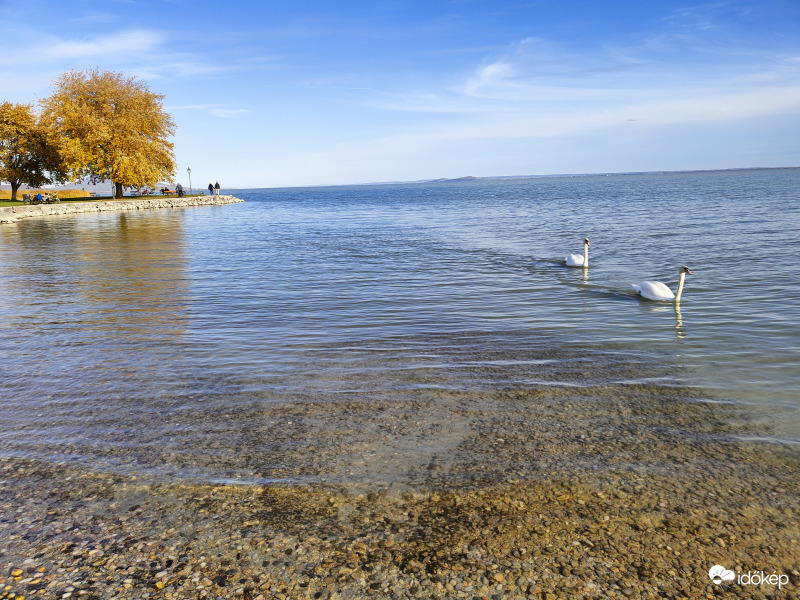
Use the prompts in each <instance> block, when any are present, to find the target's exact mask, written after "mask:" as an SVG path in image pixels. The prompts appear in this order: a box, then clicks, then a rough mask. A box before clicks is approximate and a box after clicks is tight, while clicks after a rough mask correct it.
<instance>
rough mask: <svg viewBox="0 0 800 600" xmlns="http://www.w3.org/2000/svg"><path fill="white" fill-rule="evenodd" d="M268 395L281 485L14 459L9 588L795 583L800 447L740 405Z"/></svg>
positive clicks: (637, 395) (652, 392) (22, 594)
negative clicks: (756, 424) (432, 446)
mask: <svg viewBox="0 0 800 600" xmlns="http://www.w3.org/2000/svg"><path fill="white" fill-rule="evenodd" d="M473 395H474V397H473ZM477 395H480V396H481V397H482V398H483V400H482V402H480V403H477V402H476V401H475V398H476V397H477ZM426 398H427V400H426ZM654 406H657V407H658V408H657V410H654ZM264 410H265V411H266V412H264V413H263V414H261V415H260V416H261V418H262V420H263V421H264V422H265V423H269V424H270V425H265V426H264V427H265V429H263V430H259V432H258V435H272V436H275V438H276V439H277V440H281V439H283V440H284V441H287V440H288V441H290V440H291V439H295V440H297V443H296V446H297V452H298V455H297V457H296V459H297V460H296V464H297V465H298V466H297V468H295V469H293V468H291V467H287V469H286V470H285V471H281V472H280V473H277V475H279V476H280V477H281V478H282V479H283V481H284V483H280V482H278V483H275V484H271V485H266V484H263V483H262V484H252V483H251V484H245V483H244V482H243V483H241V484H237V483H234V482H228V483H207V482H206V483H203V482H193V481H188V480H183V481H180V480H173V481H170V480H168V479H164V478H161V479H158V478H143V477H138V478H137V477H136V476H133V475H124V476H123V475H119V474H113V473H109V472H108V471H107V470H102V469H92V468H89V467H88V466H86V465H79V464H75V463H74V462H64V463H60V464H59V463H58V462H43V461H39V460H34V459H25V458H18V457H17V458H14V457H10V456H8V455H7V456H6V457H5V458H3V459H1V460H0V541H1V542H2V543H1V544H0V568H2V573H0V575H1V577H0V597H2V598H15V599H17V600H19V599H21V598H92V599H98V600H99V599H102V600H112V599H120V600H121V599H133V598H153V599H155V598H175V599H178V598H180V599H197V598H214V599H216V598H224V599H242V600H267V599H285V598H298V599H300V598H314V599H316V598H323V599H337V598H371V597H374V598H392V599H396V598H466V599H470V600H472V599H499V598H543V599H555V598H687V599H695V598H727V597H730V598H753V599H759V598H794V597H797V593H798V585H799V584H800V561H799V560H798V555H799V554H798V551H797V548H798V540H800V525H799V523H800V519H798V514H800V512H799V511H798V508H799V507H798V504H800V489H799V488H800V485H798V475H797V474H798V452H797V449H796V448H794V447H793V446H791V445H781V444H775V443H766V442H762V441H758V440H754V439H750V440H747V439H742V437H743V433H747V430H748V427H749V426H748V423H747V413H746V411H744V410H743V409H742V408H741V407H737V406H735V405H727V404H713V403H707V402H700V401H697V399H696V398H693V397H692V394H691V391H690V390H685V389H684V390H670V388H666V387H663V386H643V385H624V384H615V385H605V386H600V387H597V388H592V390H591V394H590V395H587V394H586V393H585V392H581V391H576V390H570V389H565V388H559V387H540V388H537V387H536V386H527V387H523V388H517V389H501V388H498V389H495V390H494V391H489V390H483V391H479V392H475V391H472V392H469V393H468V392H463V393H456V392H453V393H451V394H450V395H448V394H446V393H444V392H441V391H439V392H437V393H436V394H431V395H429V396H421V397H416V398H415V399H414V400H413V401H412V400H409V401H408V404H406V405H403V404H402V403H398V402H397V400H396V399H392V398H381V397H380V396H374V397H372V398H371V400H369V401H367V400H364V399H363V398H362V399H361V400H360V401H359V402H348V401H347V400H342V401H341V402H338V403H336V402H332V401H328V402H314V401H313V400H311V399H305V400H303V401H297V402H293V403H282V404H273V405H271V406H270V407H269V408H266V409H264ZM337 419H338V420H339V421H340V423H339V425H338V426H337V427H334V428H333V429H331V430H336V431H339V435H338V436H328V437H327V438H325V437H324V436H322V435H316V434H315V431H314V423H317V422H327V421H331V420H333V421H335V420H337ZM345 422H347V423H348V424H349V426H350V427H351V431H350V432H348V431H347V429H346V428H345V425H344V424H345ZM289 424H291V425H294V426H296V427H299V429H297V428H293V427H291V426H289ZM317 433H322V431H321V430H320V431H318V432H317ZM448 435H449V436H451V437H452V440H448V437H447V436H448ZM426 437H438V438H443V439H444V444H445V446H446V445H447V444H450V450H449V451H447V452H444V453H443V452H442V451H441V448H442V446H441V445H440V446H439V447H438V450H437V452H436V453H435V454H433V455H426V453H425V450H424V444H423V441H424V438H426ZM240 441H241V440H240ZM440 441H441V440H440ZM234 443H235V440H234ZM276 447H282V448H285V446H282V445H281V444H277V445H276ZM242 452H245V450H244V448H242ZM265 460H266V459H265ZM267 462H268V460H267ZM300 465H305V466H303V467H301V466H300ZM309 465H311V467H309ZM312 471H313V472H314V473H315V477H313V478H308V480H307V481H310V483H309V482H304V481H303V477H308V476H309V475H310V474H311V472H312ZM367 471H370V472H371V473H372V474H373V476H371V477H366V476H363V475H364V474H365V473H366V472H367ZM394 472H396V473H401V472H402V473H404V475H403V476H397V477H392V476H390V475H391V474H392V473H394ZM375 473H384V474H387V476H386V477H385V478H381V477H375V476H374V474H375ZM325 474H328V476H327V477H326V476H324V475H325ZM331 474H333V475H331ZM279 481H280V480H279ZM292 481H297V483H291V482H292ZM717 564H719V565H723V566H724V567H725V568H727V569H731V570H733V571H735V572H736V573H737V575H738V574H742V573H748V572H756V571H759V572H763V573H764V575H772V574H777V575H785V576H786V578H787V579H786V580H784V583H782V584H781V585H780V586H778V585H771V584H769V583H761V584H760V585H753V584H750V585H745V584H739V583H738V582H736V581H734V582H730V583H723V584H720V585H715V584H714V583H712V581H711V579H710V577H709V574H708V571H709V569H710V568H711V567H712V566H713V565H717ZM787 580H788V582H787Z"/></svg>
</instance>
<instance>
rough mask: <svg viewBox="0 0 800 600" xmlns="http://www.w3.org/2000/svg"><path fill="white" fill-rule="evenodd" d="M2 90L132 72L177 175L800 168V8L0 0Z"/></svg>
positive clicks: (280, 179)
mask: <svg viewBox="0 0 800 600" xmlns="http://www.w3.org/2000/svg"><path fill="white" fill-rule="evenodd" d="M0 30H1V31H2V32H3V38H4V39H3V49H2V53H0V100H9V101H12V102H35V101H36V99H37V98H42V97H45V96H47V95H48V94H49V93H50V91H51V87H50V86H51V85H52V82H53V80H54V79H55V78H56V77H57V76H58V75H59V74H60V73H62V72H64V71H67V70H70V69H87V68H91V67H99V68H101V69H104V70H110V71H119V72H122V73H123V74H124V75H126V76H136V77H139V78H140V79H143V80H144V81H146V82H147V84H148V85H149V87H150V89H151V90H153V91H155V92H158V93H160V94H164V96H165V100H164V104H165V107H166V108H167V110H168V111H169V112H170V113H171V114H172V115H173V117H174V119H175V121H176V123H177V133H176V136H175V139H174V142H175V153H176V157H177V160H178V165H179V171H178V180H180V181H181V182H182V183H183V184H184V185H187V184H188V177H187V173H186V169H187V167H191V169H192V184H193V185H194V186H195V187H197V186H198V185H199V186H205V185H207V184H208V181H216V180H219V181H220V183H221V185H222V186H223V188H224V187H279V186H302V185H327V184H348V183H367V182H379V181H412V180H420V179H431V178H438V177H460V176H465V175H474V176H498V175H541V174H554V173H595V172H624V171H654V170H682V169H715V168H739V167H779V166H799V165H800V142H798V140H800V34H799V33H798V32H800V2H798V1H797V0H785V1H784V0H753V1H751V0H732V1H718V2H705V3H700V2H673V1H669V0H667V1H659V2H642V1H641V0H637V1H631V2H628V1H614V0H607V1H603V2H601V1H596V2H589V1H584V2H578V1H569V0H564V1H560V2H555V1H547V2H526V1H525V0H519V1H518V2H516V1H512V2H504V1H502V0H488V1H484V0H451V1H436V0H426V1H422V2H416V1H413V2H401V1H381V0H373V1H371V2H348V1H339V2H317V1H306V0H293V1H292V2H285V1H283V2H270V1H261V2H237V1H236V0H232V1H230V2H227V3H225V2H209V1H206V0H191V1H188V0H186V1H184V0H166V1H162V2H155V1H149V0H102V1H95V0H66V1H65V0H0Z"/></svg>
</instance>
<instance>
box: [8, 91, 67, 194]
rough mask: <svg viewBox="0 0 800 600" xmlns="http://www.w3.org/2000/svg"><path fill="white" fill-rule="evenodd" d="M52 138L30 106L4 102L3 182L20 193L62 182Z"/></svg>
mask: <svg viewBox="0 0 800 600" xmlns="http://www.w3.org/2000/svg"><path fill="white" fill-rule="evenodd" d="M50 137H51V134H50V132H49V131H48V130H47V128H46V127H45V126H44V125H43V124H41V123H40V122H39V120H38V119H37V117H36V115H35V114H34V112H33V107H32V106H31V105H30V104H12V103H11V102H2V103H0V181H7V182H9V183H10V184H11V188H12V190H16V189H18V188H19V187H20V186H21V185H23V184H27V185H32V186H40V185H44V184H46V183H50V182H51V181H52V180H53V179H58V175H59V173H58V171H59V168H60V167H59V161H58V156H57V154H56V153H55V152H54V151H53V148H52V145H51V144H50ZM51 174H52V175H55V177H51Z"/></svg>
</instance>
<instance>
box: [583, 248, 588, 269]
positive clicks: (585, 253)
mask: <svg viewBox="0 0 800 600" xmlns="http://www.w3.org/2000/svg"><path fill="white" fill-rule="evenodd" d="M583 266H584V267H588V266H589V244H584V245H583Z"/></svg>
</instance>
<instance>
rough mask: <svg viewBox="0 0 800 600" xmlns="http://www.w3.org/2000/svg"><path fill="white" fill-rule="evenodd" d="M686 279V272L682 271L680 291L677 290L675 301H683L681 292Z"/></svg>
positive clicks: (679, 282) (679, 283)
mask: <svg viewBox="0 0 800 600" xmlns="http://www.w3.org/2000/svg"><path fill="white" fill-rule="evenodd" d="M685 280H686V273H684V272H683V271H681V276H680V279H678V291H677V292H675V302H676V303H677V302H680V301H681V294H683V282H684V281H685Z"/></svg>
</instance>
